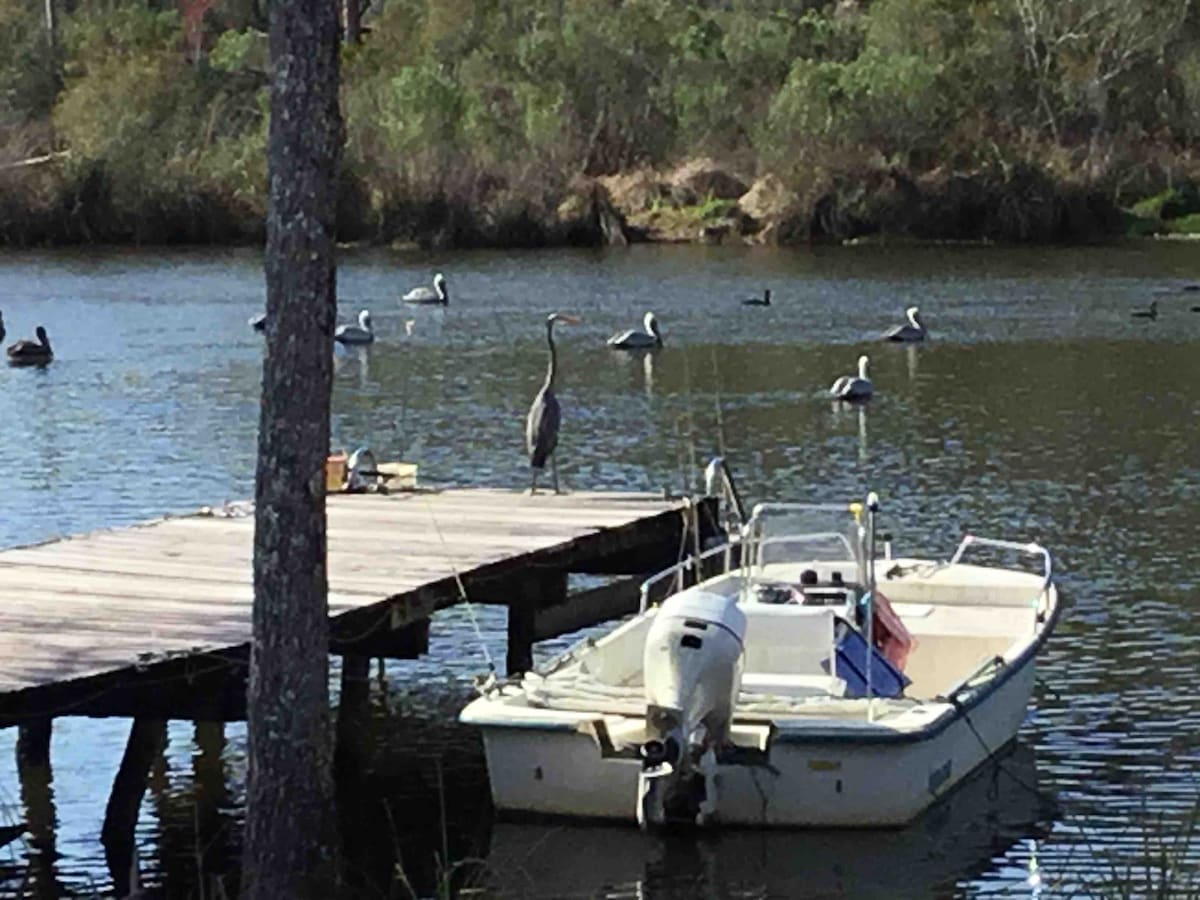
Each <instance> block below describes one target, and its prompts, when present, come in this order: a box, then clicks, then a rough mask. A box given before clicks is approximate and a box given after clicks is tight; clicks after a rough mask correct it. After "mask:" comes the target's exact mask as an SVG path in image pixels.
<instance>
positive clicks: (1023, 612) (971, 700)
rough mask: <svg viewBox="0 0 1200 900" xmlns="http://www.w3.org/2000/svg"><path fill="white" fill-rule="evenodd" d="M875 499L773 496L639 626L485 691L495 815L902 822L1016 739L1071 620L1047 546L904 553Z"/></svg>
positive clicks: (479, 717) (655, 591) (473, 707)
mask: <svg viewBox="0 0 1200 900" xmlns="http://www.w3.org/2000/svg"><path fill="white" fill-rule="evenodd" d="M877 508H878V503H877V501H876V499H875V497H874V495H870V496H869V497H868V499H867V502H866V503H851V504H841V505H836V504H834V505H830V504H796V503H780V504H760V505H759V506H757V507H755V509H754V511H753V514H752V515H751V516H750V517H749V518H748V520H747V521H746V522H745V523H744V525H740V527H738V528H737V529H736V530H735V531H733V532H732V534H733V537H732V538H731V540H730V541H729V542H727V543H722V544H721V545H720V546H716V547H712V548H710V549H708V550H706V551H705V552H703V553H702V554H700V555H699V556H696V557H693V558H689V559H685V560H683V561H681V562H680V563H679V564H677V565H675V566H673V567H671V568H670V569H667V570H665V571H663V572H660V573H658V574H657V575H655V576H654V577H652V578H650V579H648V580H647V581H646V582H645V583H644V584H643V586H642V604H641V611H640V612H639V613H638V614H637V615H635V616H634V617H633V618H631V619H629V620H628V621H625V622H624V623H622V624H620V625H617V626H616V627H615V628H614V629H613V630H612V631H610V632H609V633H607V634H605V635H604V636H603V637H601V638H599V639H596V640H592V639H588V640H585V641H583V642H581V643H580V644H578V645H577V646H575V647H573V648H572V649H571V650H569V651H568V652H567V653H565V654H563V655H561V656H559V657H557V658H556V659H554V660H552V661H550V662H549V663H547V664H546V665H544V666H542V667H540V668H539V670H537V671H535V672H530V673H527V674H526V675H525V676H524V677H523V678H522V679H521V680H519V681H515V680H514V681H509V682H507V683H497V682H493V683H491V684H487V685H485V686H484V687H483V689H482V696H480V697H479V698H478V699H476V700H475V701H473V702H472V703H471V704H470V705H469V706H467V707H466V709H465V710H463V712H462V715H461V720H462V721H463V722H466V723H470V724H474V725H478V726H479V727H480V729H481V731H482V735H483V741H484V746H485V750H486V755H487V765H488V773H489V776H490V780H491V789H492V796H493V800H494V802H495V806H496V807H497V809H499V810H501V811H513V812H521V813H533V814H546V815H562V816H577V817H587V818H604V819H625V820H629V821H634V820H636V821H638V822H639V823H640V824H642V825H643V827H650V826H654V827H658V826H664V825H670V824H672V823H677V822H687V823H695V824H700V825H707V824H718V823H720V824H734V825H750V826H835V827H845V826H850V827H877V826H896V825H901V824H904V823H906V822H908V821H910V820H912V819H913V818H915V817H916V816H917V815H918V814H919V813H921V812H922V810H924V809H925V808H926V807H928V806H930V805H931V804H932V803H934V802H935V801H937V800H938V798H940V797H942V796H943V795H944V794H946V792H948V791H950V790H951V789H952V788H953V787H954V786H955V785H956V784H958V783H959V782H960V781H961V780H963V779H964V778H965V777H966V776H967V775H969V774H970V773H971V772H972V771H973V770H974V769H976V768H977V767H978V766H979V765H980V764H981V763H983V762H984V761H985V760H986V759H988V757H990V756H992V755H993V754H995V753H997V752H999V751H1000V750H1001V749H1002V748H1005V747H1007V746H1008V745H1009V744H1010V743H1011V741H1012V740H1013V739H1014V738H1015V737H1016V734H1017V730H1018V728H1019V727H1020V725H1021V722H1022V721H1023V719H1024V718H1025V714H1026V708H1027V706H1028V703H1029V700H1030V695H1031V693H1032V689H1033V684H1034V664H1035V657H1036V654H1037V652H1038V650H1039V648H1040V647H1041V646H1042V644H1043V643H1044V642H1045V640H1046V639H1047V637H1048V636H1049V634H1050V632H1051V631H1052V629H1053V627H1054V624H1055V622H1056V620H1057V618H1058V615H1059V604H1058V596H1057V592H1056V590H1055V588H1054V586H1053V584H1052V581H1051V560H1050V554H1049V553H1048V552H1047V551H1046V550H1045V549H1044V548H1042V547H1040V546H1039V545H1037V544H1033V543H1015V542H1011V541H1003V540H991V539H985V538H980V537H975V536H967V537H965V538H963V539H962V541H961V543H959V545H958V548H957V550H956V551H955V552H954V554H953V555H952V556H951V558H950V559H949V561H944V562H939V561H937V560H934V559H924V558H916V557H899V556H895V555H893V553H892V551H891V547H890V541H884V540H879V541H877V539H876V518H877ZM831 520H832V521H831ZM814 525H816V526H817V527H814ZM877 543H878V544H879V545H880V547H879V548H878V551H877V548H876V544H877ZM980 550H982V551H984V552H983V553H980V552H979V551H980ZM968 554H970V556H971V558H972V560H974V561H972V562H968V561H967V559H966V558H965V557H967V556H968ZM1006 555H1008V556H1011V555H1015V556H1017V557H1019V558H1021V561H1022V562H1023V563H1024V566H1022V565H1007V566H1006V565H1001V562H1002V560H1001V559H1000V557H1003V556H1006ZM977 557H978V558H977ZM1031 560H1032V561H1033V563H1034V564H1035V565H1034V566H1032V568H1034V569H1035V570H1034V571H1031V570H1030V569H1031V566H1030V565H1029V563H1030V561H1031ZM699 573H703V574H704V577H702V578H691V579H690V581H691V583H688V582H689V578H688V576H689V574H696V575H698V574H699ZM652 601H653V602H652ZM868 648H872V649H871V650H870V651H868Z"/></svg>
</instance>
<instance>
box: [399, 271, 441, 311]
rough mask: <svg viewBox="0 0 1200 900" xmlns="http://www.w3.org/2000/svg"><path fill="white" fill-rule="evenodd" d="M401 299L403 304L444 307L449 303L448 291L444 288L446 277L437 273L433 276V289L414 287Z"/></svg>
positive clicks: (426, 286) (425, 286)
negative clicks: (427, 304)
mask: <svg viewBox="0 0 1200 900" xmlns="http://www.w3.org/2000/svg"><path fill="white" fill-rule="evenodd" d="M401 299H402V300H404V302H405V303H440V304H441V305H442V306H445V305H446V304H447V303H449V302H450V290H449V288H447V286H446V276H445V275H443V274H442V273H441V272H438V273H437V274H436V275H434V276H433V287H429V286H428V285H421V286H420V287H415V288H413V289H412V290H411V291H409V292H408V293H407V294H405V295H404V296H403V297H402V298H401Z"/></svg>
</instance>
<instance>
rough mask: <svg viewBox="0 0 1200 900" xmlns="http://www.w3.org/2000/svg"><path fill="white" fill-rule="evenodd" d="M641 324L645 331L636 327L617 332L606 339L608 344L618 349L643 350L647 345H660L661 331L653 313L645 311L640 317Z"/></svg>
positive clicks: (661, 341) (661, 340)
mask: <svg viewBox="0 0 1200 900" xmlns="http://www.w3.org/2000/svg"><path fill="white" fill-rule="evenodd" d="M642 325H643V327H644V328H645V329H646V330H645V331H638V330H637V329H636V328H631V329H629V330H628V331H622V332H620V333H619V334H614V335H613V336H612V337H610V338H609V339H608V346H610V347H614V348H616V349H618V350H643V349H646V348H649V347H661V346H662V345H663V339H662V332H661V331H659V330H658V319H657V318H655V316H654V313H652V312H647V313H646V316H645V318H643V319H642Z"/></svg>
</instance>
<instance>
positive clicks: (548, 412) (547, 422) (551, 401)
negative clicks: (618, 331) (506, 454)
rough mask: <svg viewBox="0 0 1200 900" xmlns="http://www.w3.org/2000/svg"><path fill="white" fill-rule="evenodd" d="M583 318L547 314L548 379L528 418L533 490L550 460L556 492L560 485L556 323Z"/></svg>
mask: <svg viewBox="0 0 1200 900" xmlns="http://www.w3.org/2000/svg"><path fill="white" fill-rule="evenodd" d="M579 321H580V320H579V319H577V318H576V317H575V316H568V315H564V314H562V313H551V314H550V315H548V316H547V317H546V344H547V345H548V346H549V348H550V358H549V362H548V363H547V364H546V380H545V381H544V382H542V388H541V390H540V391H538V392H537V396H536V397H534V398H533V404H532V405H531V406H530V407H529V415H528V416H527V417H526V418H525V449H526V451H527V452H528V453H529V468H530V470H531V477H530V482H529V493H530V494H536V493H537V477H538V473H539V472H541V471H542V470H543V469H545V468H546V461H547V460H549V462H550V473H551V477H552V478H553V483H554V493H556V494H558V493H561V491H559V489H558V464H557V462H556V461H555V457H554V448H555V447H557V446H558V428H559V425H560V424H562V409H561V408H560V407H559V405H558V398H557V397H556V396H554V378H555V376H556V375H557V374H558V354H557V352H556V351H555V349H554V325H555V323H556V322H562V323H563V324H564V325H577V324H579Z"/></svg>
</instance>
